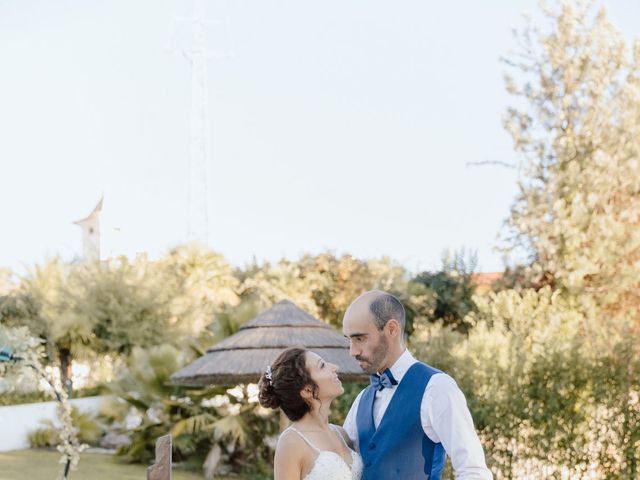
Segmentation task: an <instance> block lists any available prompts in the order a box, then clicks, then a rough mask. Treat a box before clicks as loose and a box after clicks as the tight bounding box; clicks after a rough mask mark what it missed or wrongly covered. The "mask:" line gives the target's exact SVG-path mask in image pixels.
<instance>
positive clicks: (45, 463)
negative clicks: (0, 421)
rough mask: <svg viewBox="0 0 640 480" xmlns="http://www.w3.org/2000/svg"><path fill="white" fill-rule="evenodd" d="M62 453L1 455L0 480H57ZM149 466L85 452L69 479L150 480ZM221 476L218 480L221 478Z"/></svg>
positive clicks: (179, 478) (179, 476)
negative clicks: (117, 460)
mask: <svg viewBox="0 0 640 480" xmlns="http://www.w3.org/2000/svg"><path fill="white" fill-rule="evenodd" d="M59 460H60V454H59V453H58V452H56V451H49V450H17V451H13V452H0V480H55V478H56V477H57V475H58V473H59V471H60V468H61V467H62V465H61V464H60V463H58V461H59ZM146 470H147V469H146V467H144V466H142V465H123V464H120V463H116V462H115V461H114V460H113V459H112V457H111V456H110V455H102V454H99V453H83V454H81V456H80V464H79V465H78V469H77V470H76V471H73V472H71V473H70V474H69V480H146V478H147V474H146ZM171 477H172V480H202V479H203V478H204V477H203V476H202V475H199V474H197V473H191V472H182V471H178V470H174V471H173V474H172V476H171ZM218 478H220V477H216V479H218Z"/></svg>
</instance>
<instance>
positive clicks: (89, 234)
mask: <svg viewBox="0 0 640 480" xmlns="http://www.w3.org/2000/svg"><path fill="white" fill-rule="evenodd" d="M103 199H104V197H101V198H100V201H99V202H98V205H96V208H94V209H93V212H91V213H90V214H89V216H88V217H86V218H83V219H82V220H78V221H77V222H73V223H74V224H76V225H79V226H80V228H82V250H83V256H84V260H85V261H99V260H100V212H101V211H102V200H103Z"/></svg>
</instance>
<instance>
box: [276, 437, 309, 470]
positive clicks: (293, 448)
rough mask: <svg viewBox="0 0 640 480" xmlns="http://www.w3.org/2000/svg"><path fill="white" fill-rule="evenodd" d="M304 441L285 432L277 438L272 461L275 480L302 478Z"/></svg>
mask: <svg viewBox="0 0 640 480" xmlns="http://www.w3.org/2000/svg"><path fill="white" fill-rule="evenodd" d="M304 454H305V451H304V441H303V440H302V438H300V436H299V435H297V434H296V432H294V431H292V430H285V431H284V432H282V434H281V435H280V438H278V444H277V446H276V455H275V459H274V465H273V467H274V478H275V480H290V479H291V480H294V479H295V480H298V479H300V478H302V469H303V464H304V460H305V458H304Z"/></svg>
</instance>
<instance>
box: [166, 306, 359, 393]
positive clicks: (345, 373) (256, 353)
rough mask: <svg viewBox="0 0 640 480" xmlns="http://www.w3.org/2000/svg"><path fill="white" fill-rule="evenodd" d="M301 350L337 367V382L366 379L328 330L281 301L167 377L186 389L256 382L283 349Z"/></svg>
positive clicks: (343, 341)
mask: <svg viewBox="0 0 640 480" xmlns="http://www.w3.org/2000/svg"><path fill="white" fill-rule="evenodd" d="M294 346H303V347H306V348H308V349H309V350H311V351H313V352H316V353H317V354H318V355H320V356H321V357H322V358H324V359H325V360H327V361H328V362H331V363H335V364H336V365H338V367H339V369H338V376H339V377H340V379H341V380H342V381H347V382H353V381H361V380H366V378H367V377H366V375H364V374H363V372H362V369H360V366H359V365H358V362H356V361H355V360H354V359H353V358H352V357H350V356H349V341H348V340H347V339H346V338H344V336H343V335H342V334H340V333H338V332H337V331H336V330H335V329H334V328H333V327H331V326H330V325H327V324H326V323H324V322H321V321H320V320H318V319H317V318H314V317H313V316H312V315H310V314H309V313H307V312H305V311H304V310H302V309H301V308H299V307H298V306H296V305H295V304H293V303H292V302H290V301H288V300H283V301H281V302H279V303H277V304H276V305H274V306H273V307H271V308H270V309H268V310H266V311H264V312H262V313H261V314H260V315H258V316H257V317H256V318H254V319H253V320H251V321H249V322H247V323H245V324H244V325H242V327H241V328H240V330H239V331H238V332H237V333H235V334H234V335H232V336H230V337H228V338H226V339H224V340H222V341H221V342H220V343H218V344H217V345H215V346H214V347H212V348H210V349H209V350H207V353H206V355H204V356H203V357H200V358H199V359H197V360H196V361H195V362H193V363H192V364H190V365H187V366H186V367H184V368H183V369H182V370H179V371H178V372H176V373H174V374H173V375H172V376H171V381H172V383H175V384H178V385H187V386H206V385H230V386H232V385H238V384H240V383H257V382H258V379H259V378H260V376H261V375H262V374H263V372H264V371H265V368H266V367H267V365H271V364H272V363H273V361H274V360H275V359H276V357H277V356H278V355H279V354H280V352H282V351H283V350H284V349H285V348H288V347H294Z"/></svg>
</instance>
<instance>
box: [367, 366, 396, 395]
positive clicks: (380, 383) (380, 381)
mask: <svg viewBox="0 0 640 480" xmlns="http://www.w3.org/2000/svg"><path fill="white" fill-rule="evenodd" d="M369 379H370V380H371V385H373V388H375V389H376V390H378V391H380V390H383V389H385V388H391V387H393V386H394V385H398V381H397V380H396V379H395V378H393V374H392V373H391V370H389V369H388V368H387V369H386V370H385V371H384V372H382V375H378V374H377V373H374V374H373V375H370V376H369Z"/></svg>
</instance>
